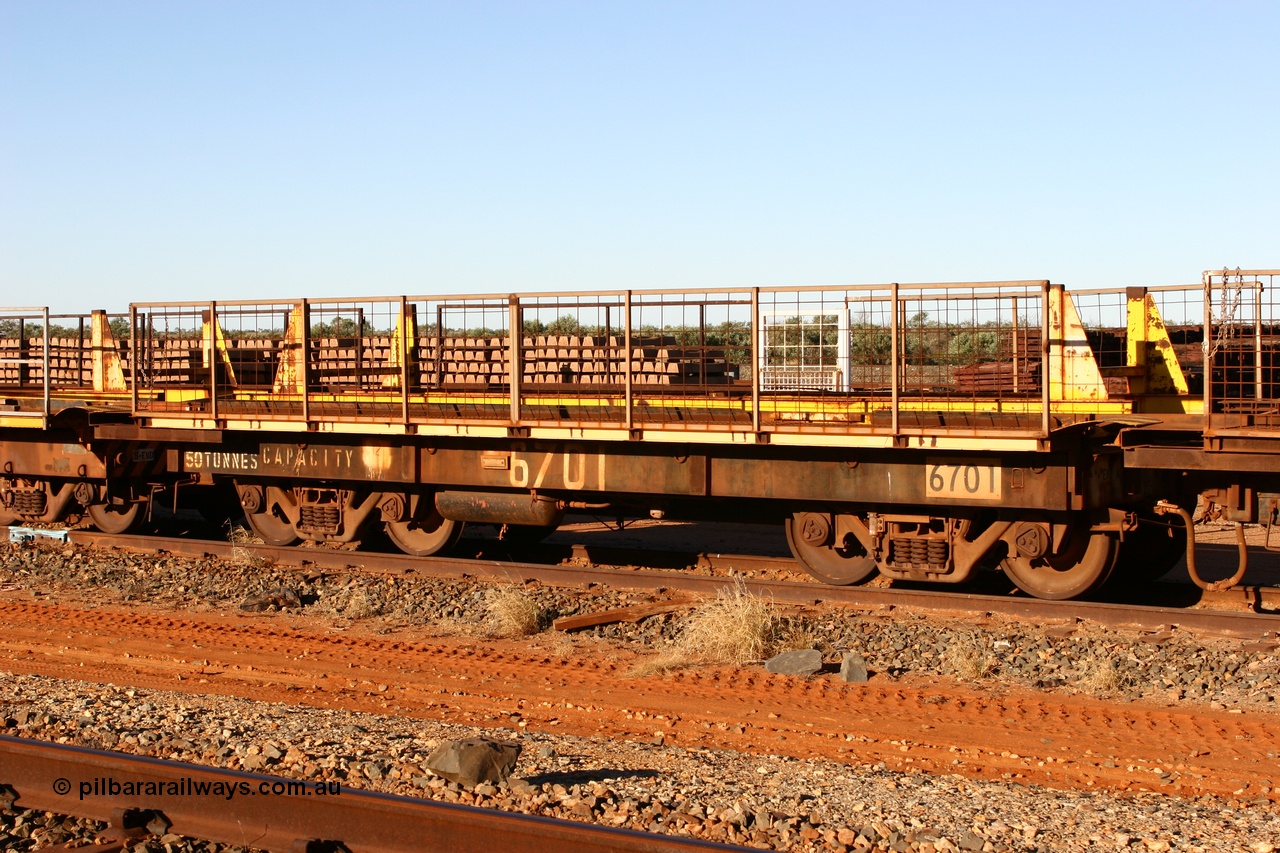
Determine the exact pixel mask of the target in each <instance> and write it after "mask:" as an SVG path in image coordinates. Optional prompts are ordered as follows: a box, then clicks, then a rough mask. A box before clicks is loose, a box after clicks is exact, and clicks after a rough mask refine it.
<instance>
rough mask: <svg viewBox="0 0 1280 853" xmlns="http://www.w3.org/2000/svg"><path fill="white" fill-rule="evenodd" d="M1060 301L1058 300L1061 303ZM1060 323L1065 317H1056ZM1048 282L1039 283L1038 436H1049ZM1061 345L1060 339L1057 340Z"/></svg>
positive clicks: (1050, 383)
mask: <svg viewBox="0 0 1280 853" xmlns="http://www.w3.org/2000/svg"><path fill="white" fill-rule="evenodd" d="M1061 304H1062V302H1059V305H1061ZM1058 320H1059V322H1060V323H1065V322H1066V321H1065V319H1064V318H1062V317H1059V318H1058ZM1049 345H1050V342H1049V282H1047V281H1045V282H1041V283H1040V437H1041V438H1048V437H1049V388H1050V386H1051V385H1052V384H1053V383H1052V382H1051V381H1050V379H1049ZM1058 346H1062V341H1059V342H1058Z"/></svg>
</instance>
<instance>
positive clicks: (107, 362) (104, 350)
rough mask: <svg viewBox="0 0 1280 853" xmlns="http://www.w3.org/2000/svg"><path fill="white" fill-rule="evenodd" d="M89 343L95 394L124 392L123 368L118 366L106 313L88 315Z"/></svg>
mask: <svg viewBox="0 0 1280 853" xmlns="http://www.w3.org/2000/svg"><path fill="white" fill-rule="evenodd" d="M89 343H90V347H91V351H92V363H93V390H94V391H97V392H107V391H126V390H128V389H127V387H126V386H125V384H124V368H123V367H122V366H121V364H120V348H119V347H117V346H116V339H115V336H114V335H112V334H111V324H110V323H109V322H108V321H107V312H105V311H94V312H93V313H92V314H90V315H89Z"/></svg>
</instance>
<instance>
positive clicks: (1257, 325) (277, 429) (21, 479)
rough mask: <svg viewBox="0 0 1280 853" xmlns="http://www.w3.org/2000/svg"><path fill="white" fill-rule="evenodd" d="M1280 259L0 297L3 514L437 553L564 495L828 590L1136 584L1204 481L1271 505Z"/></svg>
mask: <svg viewBox="0 0 1280 853" xmlns="http://www.w3.org/2000/svg"><path fill="white" fill-rule="evenodd" d="M1277 275H1280V271H1274V270H1254V271H1249V270H1234V271H1230V270H1222V271H1217V272H1211V273H1206V274H1205V275H1204V277H1203V279H1202V280H1201V282H1199V283H1197V284H1191V285H1180V286H1171V287H1152V288H1128V289H1126V290H1107V291H1098V290H1094V291H1089V290H1077V291H1073V292H1069V291H1068V290H1067V289H1066V288H1064V287H1063V286H1061V285H1056V284H1051V283H1050V282H1048V281H1011V282H981V283H963V284H960V283H951V284H909V285H908V284H885V285H865V286H844V287H822V288H818V287H794V288H743V289H722V290H704V291H669V290H663V291H616V292H600V293H590V294H585V293H535V294H520V295H503V296H457V297H440V296H398V297H389V298H371V297H357V298H350V299H314V300H313V299H281V300H268V301H251V302H243V301H242V302H217V301H209V302H165V303H134V304H132V305H130V307H129V311H128V313H127V314H120V315H112V314H108V313H106V312H103V311H94V312H91V313H89V314H86V315H83V316H80V315H76V316H65V315H53V314H50V313H49V312H48V310H47V309H0V396H2V397H3V399H2V401H0V522H3V523H9V524H12V523H14V522H28V523H29V522H43V523H76V522H78V521H79V520H80V519H81V518H84V517H87V519H88V520H89V522H90V523H92V524H93V525H95V526H96V527H98V528H99V529H102V530H104V531H108V532H123V531H127V530H130V529H133V528H134V527H136V526H137V525H138V524H140V523H142V522H143V521H145V520H146V519H147V518H148V516H149V514H150V511H151V508H152V507H153V506H156V505H160V504H162V503H163V504H164V505H173V506H177V505H186V506H195V507H203V508H207V509H213V510H216V509H217V508H218V507H219V506H220V505H223V506H227V505H230V506H232V507H235V508H237V509H238V511H239V512H242V513H243V514H244V517H245V519H246V520H247V523H248V525H249V526H250V527H251V528H252V529H253V531H254V533H256V535H258V536H259V537H261V538H262V539H263V540H264V541H266V542H269V543H273V544H278V545H285V544H290V543H293V542H297V541H299V540H302V539H308V540H314V541H317V542H334V543H352V542H362V541H369V540H371V539H374V538H379V537H382V536H384V535H385V536H386V537H389V538H390V540H391V541H392V542H393V543H394V544H395V545H396V546H397V547H398V548H400V549H402V550H403V551H405V552H407V553H409V554H415V555H424V556H425V555H432V554H438V553H442V552H445V551H447V550H448V549H449V548H450V547H452V546H453V545H454V544H455V543H456V542H457V540H458V537H459V536H460V535H461V532H462V529H463V526H464V525H466V524H492V525H497V526H498V527H499V528H500V530H501V535H502V536H503V537H506V538H512V539H517V540H519V539H526V540H532V539H536V538H538V537H540V536H542V535H545V534H546V533H547V532H549V531H551V530H554V529H555V527H556V525H557V524H559V523H560V520H561V519H562V518H563V516H564V514H565V512H566V511H571V510H575V509H576V510H591V511H595V512H600V513H611V514H615V515H617V516H619V517H636V516H654V517H671V518H677V517H679V518H697V519H711V520H715V519H733V520H744V519H746V520H754V521H759V522H761V523H774V524H781V525H784V526H785V529H786V535H787V540H788V542H789V543H790V545H791V549H792V551H793V553H794V554H795V556H796V558H797V559H798V560H799V561H800V562H801V563H802V564H803V565H804V566H805V567H806V568H807V569H808V571H809V572H810V573H811V574H812V575H813V576H814V577H815V578H817V579H818V580H820V581H822V582H824V583H829V584H849V583H857V582H859V581H862V580H865V579H867V578H869V577H870V576H872V575H873V574H875V573H876V572H879V573H881V574H883V575H886V576H888V577H890V578H895V579H903V580H912V581H926V582H934V583H947V584H957V583H962V582H964V581H966V580H968V579H970V578H972V577H973V576H974V574H975V573H976V572H979V571H982V570H984V569H995V568H999V569H1002V570H1003V571H1004V572H1005V573H1006V574H1008V576H1009V577H1010V578H1011V579H1012V580H1013V582H1014V583H1016V584H1017V585H1018V587H1020V588H1021V589H1022V590H1024V591H1026V592H1027V593H1029V594H1031V595H1034V596H1038V597H1042V598H1072V597H1077V596H1082V595H1086V594H1088V593H1090V592H1092V591H1093V590H1095V589H1097V588H1098V587H1099V586H1101V585H1102V584H1104V583H1107V582H1108V581H1111V582H1114V583H1124V584H1128V585H1140V584H1142V583H1144V582H1146V581H1149V580H1151V579H1152V578H1154V577H1158V576H1159V575H1160V574H1163V573H1164V572H1165V571H1166V570H1167V569H1168V568H1170V567H1171V566H1172V565H1173V564H1174V563H1176V562H1177V561H1178V560H1179V559H1181V557H1182V555H1183V554H1184V552H1186V551H1187V546H1188V544H1190V543H1189V541H1188V539H1187V535H1186V534H1187V531H1188V530H1189V529H1190V520H1191V519H1190V512H1191V511H1193V509H1194V507H1195V506H1196V503H1197V500H1198V499H1199V498H1200V497H1201V496H1204V497H1206V498H1208V499H1209V500H1210V501H1211V502H1212V507H1213V511H1215V512H1217V513H1220V514H1221V515H1222V516H1223V517H1225V518H1227V519H1229V520H1232V521H1236V522H1238V523H1241V524H1243V523H1254V522H1260V523H1269V522H1270V521H1272V520H1274V519H1275V518H1276V516H1277V511H1278V510H1280V488H1276V486H1275V482H1276V474H1277V471H1278V470H1280V452H1277V450H1278V449H1280V441H1278V440H1280V411H1278V410H1277V398H1278V397H1280V376H1278V375H1277V374H1276V372H1275V371H1276V362H1277V361H1278V360H1280V359H1278V356H1277V343H1280V318H1277V317H1276V316H1275V308H1276V306H1275V304H1274V303H1273V301H1272V297H1271V294H1272V290H1271V286H1272V284H1273V283H1274V280H1275V277H1276V276H1277ZM1242 541H1243V540H1242ZM1191 542H1193V538H1192V540H1191ZM1192 554H1193V552H1192ZM1189 556H1191V555H1189ZM1242 556H1243V549H1242ZM1189 563H1190V564H1191V568H1192V574H1193V577H1195V578H1196V579H1197V581H1198V582H1201V581H1199V578H1198V576H1197V575H1195V570H1194V561H1193V560H1190V559H1189ZM1242 567H1243V561H1242ZM1239 574H1240V573H1237V575H1236V578H1235V580H1238V579H1239ZM1229 580H1230V579H1229ZM1202 583H1205V585H1207V582H1202Z"/></svg>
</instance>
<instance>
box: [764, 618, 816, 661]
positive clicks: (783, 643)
mask: <svg viewBox="0 0 1280 853" xmlns="http://www.w3.org/2000/svg"><path fill="white" fill-rule="evenodd" d="M800 649H818V650H819V651H821V650H822V639H821V638H820V637H819V636H818V635H817V634H815V633H813V631H810V630H809V629H808V628H807V627H806V626H804V625H802V624H792V625H788V626H787V627H786V628H785V629H782V630H780V631H779V632H778V638H777V640H776V641H775V642H774V644H773V648H772V649H771V651H772V652H773V653H774V654H781V653H782V652H794V651H799V650H800Z"/></svg>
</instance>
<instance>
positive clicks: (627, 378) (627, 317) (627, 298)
mask: <svg viewBox="0 0 1280 853" xmlns="http://www.w3.org/2000/svg"><path fill="white" fill-rule="evenodd" d="M622 313H623V319H622V348H623V350H624V351H625V352H624V355H625V358H623V360H622V366H623V371H622V375H623V396H624V405H625V406H626V407H627V411H626V425H627V430H628V431H630V430H631V429H632V426H633V424H634V420H633V414H632V411H631V394H632V389H631V380H632V375H631V291H630V290H628V291H627V292H626V294H625V295H624V296H623V298H622Z"/></svg>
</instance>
